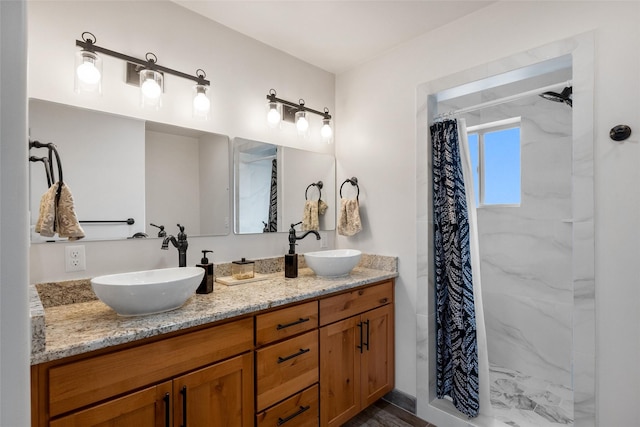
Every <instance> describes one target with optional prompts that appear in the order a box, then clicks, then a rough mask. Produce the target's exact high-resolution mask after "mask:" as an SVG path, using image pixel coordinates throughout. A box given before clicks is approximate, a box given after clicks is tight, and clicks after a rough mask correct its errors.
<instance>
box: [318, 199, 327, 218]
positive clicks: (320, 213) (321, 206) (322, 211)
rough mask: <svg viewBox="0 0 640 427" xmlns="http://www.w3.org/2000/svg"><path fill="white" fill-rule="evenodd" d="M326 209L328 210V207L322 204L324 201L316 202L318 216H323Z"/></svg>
mask: <svg viewBox="0 0 640 427" xmlns="http://www.w3.org/2000/svg"><path fill="white" fill-rule="evenodd" d="M328 208H329V206H328V205H327V204H326V203H325V202H324V200H322V199H320V200H318V214H319V215H324V213H325V212H326V211H327V209H328Z"/></svg>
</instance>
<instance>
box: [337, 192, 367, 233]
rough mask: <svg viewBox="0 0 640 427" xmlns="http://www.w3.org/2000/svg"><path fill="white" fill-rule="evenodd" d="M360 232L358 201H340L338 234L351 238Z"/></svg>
mask: <svg viewBox="0 0 640 427" xmlns="http://www.w3.org/2000/svg"><path fill="white" fill-rule="evenodd" d="M360 231H362V223H361V222H360V205H359V203H358V199H342V200H341V201H340V219H339V221H338V234H341V235H343V236H353V235H354V234H356V233H359V232H360Z"/></svg>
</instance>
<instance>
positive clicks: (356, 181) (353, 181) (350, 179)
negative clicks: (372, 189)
mask: <svg viewBox="0 0 640 427" xmlns="http://www.w3.org/2000/svg"><path fill="white" fill-rule="evenodd" d="M347 182H348V183H349V184H351V185H353V186H354V187H356V189H357V190H358V194H357V195H356V200H358V201H359V197H360V186H359V185H358V178H356V177H355V176H354V177H352V178H347V179H345V180H344V182H343V183H342V185H341V186H340V198H342V187H344V185H345V184H346V183H347Z"/></svg>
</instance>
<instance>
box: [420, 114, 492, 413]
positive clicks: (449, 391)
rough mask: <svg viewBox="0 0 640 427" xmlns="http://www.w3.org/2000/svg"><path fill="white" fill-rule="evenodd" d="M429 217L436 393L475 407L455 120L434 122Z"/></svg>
mask: <svg viewBox="0 0 640 427" xmlns="http://www.w3.org/2000/svg"><path fill="white" fill-rule="evenodd" d="M430 130H431V142H432V146H433V148H432V154H433V222H434V229H435V233H434V254H435V288H436V291H435V292H436V295H435V296H436V298H435V299H436V336H437V338H436V371H437V375H436V380H437V382H436V395H437V397H438V398H440V399H442V398H444V397H445V396H449V397H450V398H451V399H452V400H453V404H454V406H455V407H456V408H457V409H458V410H459V411H460V412H462V413H463V414H465V415H467V416H469V417H475V416H477V415H478V411H479V407H480V405H479V384H478V346H477V341H476V318H475V307H474V299H473V279H472V274H471V256H470V245H469V221H468V211H467V201H466V193H465V186H464V178H463V173H462V164H461V159H460V147H459V141H458V127H457V121H456V120H445V121H442V122H437V123H434V124H433V125H432V126H431V128H430Z"/></svg>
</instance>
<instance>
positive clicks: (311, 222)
mask: <svg viewBox="0 0 640 427" xmlns="http://www.w3.org/2000/svg"><path fill="white" fill-rule="evenodd" d="M319 229H320V219H319V218H318V201H317V200H307V201H306V202H305V203H304V212H303V214H302V231H307V230H319Z"/></svg>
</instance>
